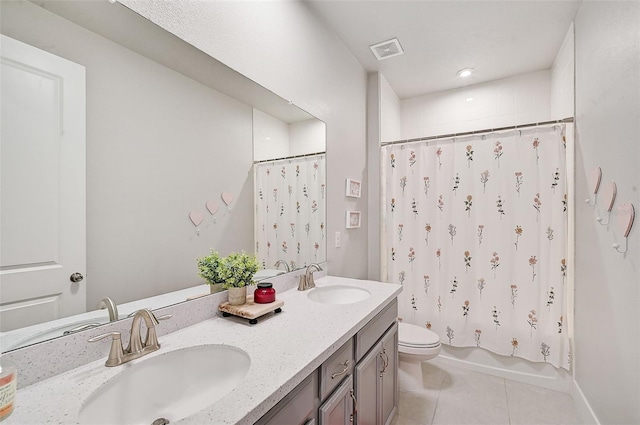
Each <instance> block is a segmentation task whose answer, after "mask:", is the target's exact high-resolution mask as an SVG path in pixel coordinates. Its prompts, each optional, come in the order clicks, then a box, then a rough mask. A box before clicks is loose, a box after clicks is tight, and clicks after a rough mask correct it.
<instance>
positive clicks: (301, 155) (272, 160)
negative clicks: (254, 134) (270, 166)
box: [253, 151, 327, 165]
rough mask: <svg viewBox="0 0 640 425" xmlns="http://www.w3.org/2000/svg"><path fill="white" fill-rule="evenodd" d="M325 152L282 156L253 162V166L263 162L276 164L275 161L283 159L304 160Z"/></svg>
mask: <svg viewBox="0 0 640 425" xmlns="http://www.w3.org/2000/svg"><path fill="white" fill-rule="evenodd" d="M326 153H327V152H326V151H324V152H314V153H305V154H300V155H292V156H283V157H282V158H274V159H262V160H260V161H253V164H254V165H255V164H262V163H265V162H276V161H282V160H285V159H295V158H305V157H307V156H316V155H325V154H326Z"/></svg>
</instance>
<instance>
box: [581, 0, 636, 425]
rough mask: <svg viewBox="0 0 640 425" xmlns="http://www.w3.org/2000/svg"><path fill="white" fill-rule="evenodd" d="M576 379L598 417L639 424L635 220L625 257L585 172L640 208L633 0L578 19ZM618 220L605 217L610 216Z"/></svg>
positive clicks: (589, 10) (585, 9)
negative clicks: (597, 172)
mask: <svg viewBox="0 0 640 425" xmlns="http://www.w3.org/2000/svg"><path fill="white" fill-rule="evenodd" d="M575 31H576V34H575V48H576V57H575V66H576V130H577V152H576V196H577V202H576V205H577V211H576V264H575V276H576V283H575V288H576V289H575V380H576V383H577V385H578V386H579V387H580V389H581V390H582V392H583V393H584V396H585V398H586V400H587V402H588V403H589V404H590V406H591V408H592V409H593V411H594V413H595V415H596V416H597V418H598V420H599V421H600V423H603V424H632V423H633V424H637V423H640V404H639V403H638V402H639V401H640V308H639V306H640V296H639V291H640V277H639V270H640V220H637V219H636V223H635V227H634V228H633V230H632V231H631V235H630V238H629V251H628V253H627V254H626V255H622V254H619V253H617V252H616V251H614V250H613V249H612V248H611V244H613V243H614V242H618V243H620V244H621V245H622V246H624V241H623V239H622V238H621V234H620V230H618V229H617V228H616V227H615V226H608V227H605V226H601V225H599V224H598V223H596V221H595V219H596V217H597V216H598V215H600V216H603V217H604V215H603V207H602V206H603V201H602V200H599V201H598V205H597V206H596V207H595V208H593V207H588V206H586V205H585V204H584V203H583V202H582V200H583V199H585V198H588V197H590V194H589V192H590V190H589V187H588V182H589V174H590V173H591V170H592V169H593V168H595V167H596V166H600V167H602V182H603V184H604V183H608V182H610V181H615V182H616V183H617V187H618V196H617V200H616V204H619V203H621V202H633V204H634V205H635V207H636V211H637V212H640V210H639V209H640V192H639V190H638V189H639V188H640V172H639V167H638V164H640V162H639V161H640V149H639V146H640V3H638V2H635V1H634V2H584V3H583V4H582V7H581V8H580V10H579V12H578V14H577V16H576V19H575ZM615 220H616V217H615V216H612V221H613V222H615Z"/></svg>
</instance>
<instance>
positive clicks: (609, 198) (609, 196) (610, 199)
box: [596, 182, 618, 226]
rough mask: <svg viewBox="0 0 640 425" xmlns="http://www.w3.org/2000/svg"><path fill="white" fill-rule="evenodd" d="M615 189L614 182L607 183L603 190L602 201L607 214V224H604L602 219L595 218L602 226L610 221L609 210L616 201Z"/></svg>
mask: <svg viewBox="0 0 640 425" xmlns="http://www.w3.org/2000/svg"><path fill="white" fill-rule="evenodd" d="M617 191H618V189H617V187H616V183H615V182H611V183H609V185H608V186H607V187H606V188H605V192H604V201H605V206H606V210H605V211H606V212H607V222H606V223H605V222H604V220H603V219H602V217H598V218H596V221H597V222H598V223H600V224H602V225H603V226H606V225H608V224H609V222H610V221H611V210H612V209H613V203H614V202H615V201H616V194H617Z"/></svg>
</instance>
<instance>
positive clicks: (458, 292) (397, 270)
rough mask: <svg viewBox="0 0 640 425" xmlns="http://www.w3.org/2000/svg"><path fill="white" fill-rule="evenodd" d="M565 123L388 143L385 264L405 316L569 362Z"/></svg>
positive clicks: (446, 338)
mask: <svg viewBox="0 0 640 425" xmlns="http://www.w3.org/2000/svg"><path fill="white" fill-rule="evenodd" d="M564 129H565V128H564V125H555V126H553V127H537V128H535V129H528V130H516V131H510V132H506V133H501V134H500V133H492V134H486V135H484V136H479V135H475V136H472V137H468V138H457V139H442V140H436V141H430V142H420V143H413V144H402V145H389V146H385V147H383V148H382V155H381V157H382V159H381V160H382V170H383V171H382V175H383V188H384V189H383V191H384V194H383V197H382V199H383V201H382V202H383V203H384V207H383V214H384V215H385V219H384V222H385V233H386V235H385V239H386V247H385V251H386V254H385V255H386V259H385V260H386V272H387V279H388V281H391V282H395V283H400V284H402V285H403V286H404V289H403V292H402V293H401V295H400V298H399V302H400V307H399V308H400V312H399V314H400V316H401V317H402V318H403V319H404V320H405V321H407V322H411V323H414V324H418V325H420V326H426V327H427V328H430V329H432V330H433V331H435V332H437V333H438V334H439V335H440V339H441V340H442V341H443V343H447V344H450V345H452V346H457V347H468V346H476V347H481V348H485V349H488V350H490V351H493V352H495V353H498V354H502V355H509V356H517V357H522V358H525V359H527V360H530V361H535V362H548V363H551V364H553V365H554V366H555V367H563V368H566V369H568V368H569V361H570V359H569V343H568V337H567V333H566V320H565V318H566V302H565V279H566V267H567V264H566V260H565V259H566V253H567V195H566V159H565V138H564Z"/></svg>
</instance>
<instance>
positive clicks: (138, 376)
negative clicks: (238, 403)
mask: <svg viewBox="0 0 640 425" xmlns="http://www.w3.org/2000/svg"><path fill="white" fill-rule="evenodd" d="M250 364H251V359H250V358H249V355H248V354H247V353H246V352H244V351H242V350H240V349H238V348H235V347H231V346H227V345H201V346H197V347H190V348H185V349H182V350H176V351H171V352H168V353H166V354H163V355H160V356H157V357H154V358H151V359H148V360H144V358H143V360H142V361H141V362H140V363H138V364H136V365H134V366H133V367H132V368H131V369H130V370H127V371H123V372H122V373H121V374H120V375H118V376H116V377H115V378H113V379H111V380H110V381H109V382H107V383H106V384H105V385H103V386H102V387H100V388H99V389H97V390H96V391H95V392H94V393H93V394H91V396H89V398H88V399H87V400H86V401H85V403H84V404H83V406H82V409H81V410H80V416H79V422H80V424H110V425H113V424H145V425H149V424H151V423H153V421H155V420H156V419H159V418H165V419H167V420H169V421H170V423H174V422H176V421H178V420H180V419H183V418H185V417H187V416H190V415H192V414H194V413H197V412H199V411H200V410H202V409H204V408H205V407H207V406H209V405H211V404H213V403H214V402H215V401H217V400H219V399H221V398H222V397H223V396H225V395H226V394H228V393H229V392H231V390H233V388H234V387H235V386H236V385H238V383H239V382H240V381H241V380H242V378H243V377H244V376H245V375H246V373H247V371H248V370H249V365H250ZM120 367H122V366H120ZM240 396H241V397H245V396H246V394H244V395H240Z"/></svg>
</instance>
